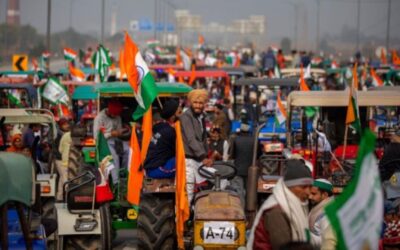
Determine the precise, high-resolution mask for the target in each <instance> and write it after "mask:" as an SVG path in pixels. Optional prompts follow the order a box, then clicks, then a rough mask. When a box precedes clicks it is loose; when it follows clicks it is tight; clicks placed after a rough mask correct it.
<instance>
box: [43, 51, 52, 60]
mask: <svg viewBox="0 0 400 250" xmlns="http://www.w3.org/2000/svg"><path fill="white" fill-rule="evenodd" d="M50 56H51V53H50V52H49V51H44V52H43V53H42V58H43V59H44V60H47V59H48V58H49V57H50Z"/></svg>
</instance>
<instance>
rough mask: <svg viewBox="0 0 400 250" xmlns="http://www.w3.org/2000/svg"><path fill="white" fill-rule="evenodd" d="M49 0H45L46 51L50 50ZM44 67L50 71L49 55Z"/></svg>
mask: <svg viewBox="0 0 400 250" xmlns="http://www.w3.org/2000/svg"><path fill="white" fill-rule="evenodd" d="M50 28H51V0H47V32H46V47H47V52H50V49H51V48H50V46H51V44H50V33H51V30H50ZM46 62H47V63H46V68H47V71H48V72H49V71H50V57H48V58H47V60H46Z"/></svg>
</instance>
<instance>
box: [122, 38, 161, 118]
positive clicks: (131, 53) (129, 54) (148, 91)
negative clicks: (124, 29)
mask: <svg viewBox="0 0 400 250" xmlns="http://www.w3.org/2000/svg"><path fill="white" fill-rule="evenodd" d="M124 60H125V70H126V74H127V77H128V82H129V84H130V85H131V87H132V89H133V91H134V94H135V98H136V101H137V102H138V107H137V108H136V110H135V112H134V113H133V119H134V120H137V119H139V118H140V117H142V116H143V114H144V113H145V112H146V111H147V110H148V109H149V107H150V105H151V104H152V102H153V101H154V99H155V98H156V97H157V88H156V84H155V80H154V78H153V76H152V75H151V74H150V71H149V68H148V67H147V64H146V62H145V61H144V60H143V57H142V55H141V54H140V51H139V48H138V47H137V46H136V44H135V43H134V42H133V41H132V39H131V38H130V37H129V35H128V33H125V48H124Z"/></svg>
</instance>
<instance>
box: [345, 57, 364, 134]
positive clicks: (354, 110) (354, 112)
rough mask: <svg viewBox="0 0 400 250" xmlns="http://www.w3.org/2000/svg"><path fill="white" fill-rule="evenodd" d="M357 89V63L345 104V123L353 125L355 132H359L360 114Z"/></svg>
mask: <svg viewBox="0 0 400 250" xmlns="http://www.w3.org/2000/svg"><path fill="white" fill-rule="evenodd" d="M357 90H358V77H357V63H356V64H354V68H353V81H352V84H351V87H350V95H349V104H348V106H347V114H346V125H351V126H353V127H354V128H355V129H356V130H357V132H359V133H360V132H361V124H360V114H359V111H358V102H357Z"/></svg>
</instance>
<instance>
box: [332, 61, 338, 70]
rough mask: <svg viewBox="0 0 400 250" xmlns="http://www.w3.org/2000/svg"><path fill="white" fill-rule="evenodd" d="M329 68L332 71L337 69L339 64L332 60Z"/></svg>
mask: <svg viewBox="0 0 400 250" xmlns="http://www.w3.org/2000/svg"><path fill="white" fill-rule="evenodd" d="M331 68H332V69H338V68H339V64H338V63H337V62H336V61H335V60H333V61H332V63H331Z"/></svg>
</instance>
